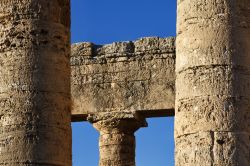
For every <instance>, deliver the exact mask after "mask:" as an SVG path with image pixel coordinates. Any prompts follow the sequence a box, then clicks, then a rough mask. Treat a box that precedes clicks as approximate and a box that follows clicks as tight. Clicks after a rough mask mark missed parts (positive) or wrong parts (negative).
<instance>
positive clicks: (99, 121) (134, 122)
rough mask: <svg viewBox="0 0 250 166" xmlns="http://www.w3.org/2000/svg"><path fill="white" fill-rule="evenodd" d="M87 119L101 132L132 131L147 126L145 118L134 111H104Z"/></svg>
mask: <svg viewBox="0 0 250 166" xmlns="http://www.w3.org/2000/svg"><path fill="white" fill-rule="evenodd" d="M88 121H90V122H91V123H93V126H94V127H95V128H96V129H97V130H98V131H100V132H101V133H121V132H122V133H134V132H135V131H136V130H138V129H139V128H140V127H147V122H146V120H145V118H143V117H140V116H138V115H137V114H136V113H135V112H120V111H119V112H104V113H98V114H94V115H89V116H88Z"/></svg>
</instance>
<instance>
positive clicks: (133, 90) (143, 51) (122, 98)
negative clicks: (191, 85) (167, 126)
mask: <svg viewBox="0 0 250 166" xmlns="http://www.w3.org/2000/svg"><path fill="white" fill-rule="evenodd" d="M71 69H72V74H71V91H72V101H73V109H72V115H73V120H79V119H78V118H79V116H83V117H84V116H85V117H86V115H87V114H95V113H98V112H112V111H115V112H117V111H142V112H143V111H147V112H148V115H146V116H159V115H164V114H165V116H166V115H173V110H174V97H175V38H158V37H150V38H142V39H139V40H136V41H134V42H117V43H112V44H107V45H103V46H99V45H94V44H93V43H77V44H73V45H72V55H71ZM169 110H171V111H169ZM145 114H147V113H145Z"/></svg>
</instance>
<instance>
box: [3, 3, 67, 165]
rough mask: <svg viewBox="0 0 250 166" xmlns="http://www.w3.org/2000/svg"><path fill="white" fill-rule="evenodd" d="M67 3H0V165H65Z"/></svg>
mask: <svg viewBox="0 0 250 166" xmlns="http://www.w3.org/2000/svg"><path fill="white" fill-rule="evenodd" d="M69 28H70V1H69V0H1V1H0V76H1V79H0V106H1V107H0V165H8V166H10V165H11V166H13V165H18V166H19V165H36V166H38V165H43V166H45V165H50V166H53V165H54V166H70V165H71V127H70V65H69V57H70V39H69V36H70V35H69V34H70V29H69Z"/></svg>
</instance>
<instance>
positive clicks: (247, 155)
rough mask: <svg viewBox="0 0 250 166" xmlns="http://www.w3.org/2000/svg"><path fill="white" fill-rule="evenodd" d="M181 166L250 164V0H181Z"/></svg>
mask: <svg viewBox="0 0 250 166" xmlns="http://www.w3.org/2000/svg"><path fill="white" fill-rule="evenodd" d="M177 20H178V21H177V41H176V47H177V48H176V55H177V57H176V107H175V115H176V116H175V143H176V146H175V148H176V150H175V151H176V156H175V161H176V163H175V165H176V166H183V165H185V166H201V165H202V166H211V165H212V166H249V165H250V98H249V94H250V86H249V85H250V41H249V38H250V3H249V0H237V1H229V0H211V1H204V0H197V1H192V0H178V16H177Z"/></svg>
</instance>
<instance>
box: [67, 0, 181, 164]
mask: <svg viewBox="0 0 250 166" xmlns="http://www.w3.org/2000/svg"><path fill="white" fill-rule="evenodd" d="M71 15H72V17H71V19H72V23H71V32H72V33H71V41H72V43H76V42H82V41H90V42H93V43H96V44H107V43H111V42H114V41H128V40H136V39H138V38H141V37H146V36H159V37H167V36H175V34H176V0H71ZM148 123H149V126H148V127H147V128H142V129H140V130H139V131H137V132H136V138H137V142H136V143H137V149H136V162H137V166H174V139H173V134H174V126H173V123H174V119H173V118H152V119H148ZM72 127H73V166H83V165H84V166H98V157H99V152H98V132H97V131H96V130H95V129H94V128H93V127H92V126H91V125H90V124H89V123H88V122H81V123H73V124H72Z"/></svg>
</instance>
